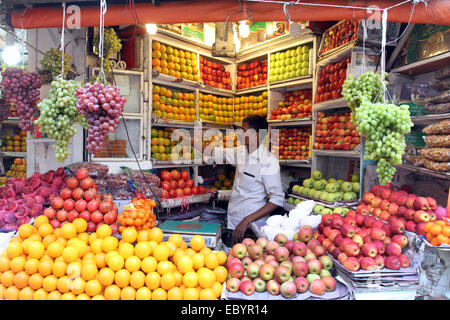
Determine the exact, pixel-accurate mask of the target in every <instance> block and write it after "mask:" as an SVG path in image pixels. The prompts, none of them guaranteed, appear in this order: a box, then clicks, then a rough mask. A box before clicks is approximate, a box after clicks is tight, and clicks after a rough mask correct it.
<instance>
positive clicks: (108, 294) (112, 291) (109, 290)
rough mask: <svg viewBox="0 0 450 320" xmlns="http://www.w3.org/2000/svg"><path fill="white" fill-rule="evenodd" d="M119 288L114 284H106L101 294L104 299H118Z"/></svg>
mask: <svg viewBox="0 0 450 320" xmlns="http://www.w3.org/2000/svg"><path fill="white" fill-rule="evenodd" d="M120 292H121V290H120V288H119V287H118V286H116V285H115V284H113V285H110V286H107V287H106V288H105V292H104V293H103V295H104V296H105V299H106V300H120Z"/></svg>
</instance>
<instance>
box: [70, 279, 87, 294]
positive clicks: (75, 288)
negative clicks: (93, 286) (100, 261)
mask: <svg viewBox="0 0 450 320" xmlns="http://www.w3.org/2000/svg"><path fill="white" fill-rule="evenodd" d="M85 287H86V281H85V280H84V279H83V278H75V279H73V280H72V286H71V287H70V290H71V291H72V293H73V294H76V295H79V294H82V293H83V292H84V288H85Z"/></svg>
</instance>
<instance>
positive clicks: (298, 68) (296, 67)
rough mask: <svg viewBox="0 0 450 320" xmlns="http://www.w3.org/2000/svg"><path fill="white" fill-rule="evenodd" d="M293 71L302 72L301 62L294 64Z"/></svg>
mask: <svg viewBox="0 0 450 320" xmlns="http://www.w3.org/2000/svg"><path fill="white" fill-rule="evenodd" d="M295 70H297V71H298V70H300V71H302V63H301V62H297V63H296V64H295Z"/></svg>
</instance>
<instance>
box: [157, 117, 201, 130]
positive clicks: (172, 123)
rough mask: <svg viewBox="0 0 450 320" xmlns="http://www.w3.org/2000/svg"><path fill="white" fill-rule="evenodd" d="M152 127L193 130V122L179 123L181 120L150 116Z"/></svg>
mask: <svg viewBox="0 0 450 320" xmlns="http://www.w3.org/2000/svg"><path fill="white" fill-rule="evenodd" d="M152 126H155V127H173V128H187V129H190V128H194V122H190V121H181V120H169V119H160V118H158V117H156V116H154V115H152Z"/></svg>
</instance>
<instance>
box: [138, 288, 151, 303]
mask: <svg viewBox="0 0 450 320" xmlns="http://www.w3.org/2000/svg"><path fill="white" fill-rule="evenodd" d="M151 299H152V292H151V290H150V289H149V288H147V287H142V288H139V289H138V290H137V291H136V300H151Z"/></svg>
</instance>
